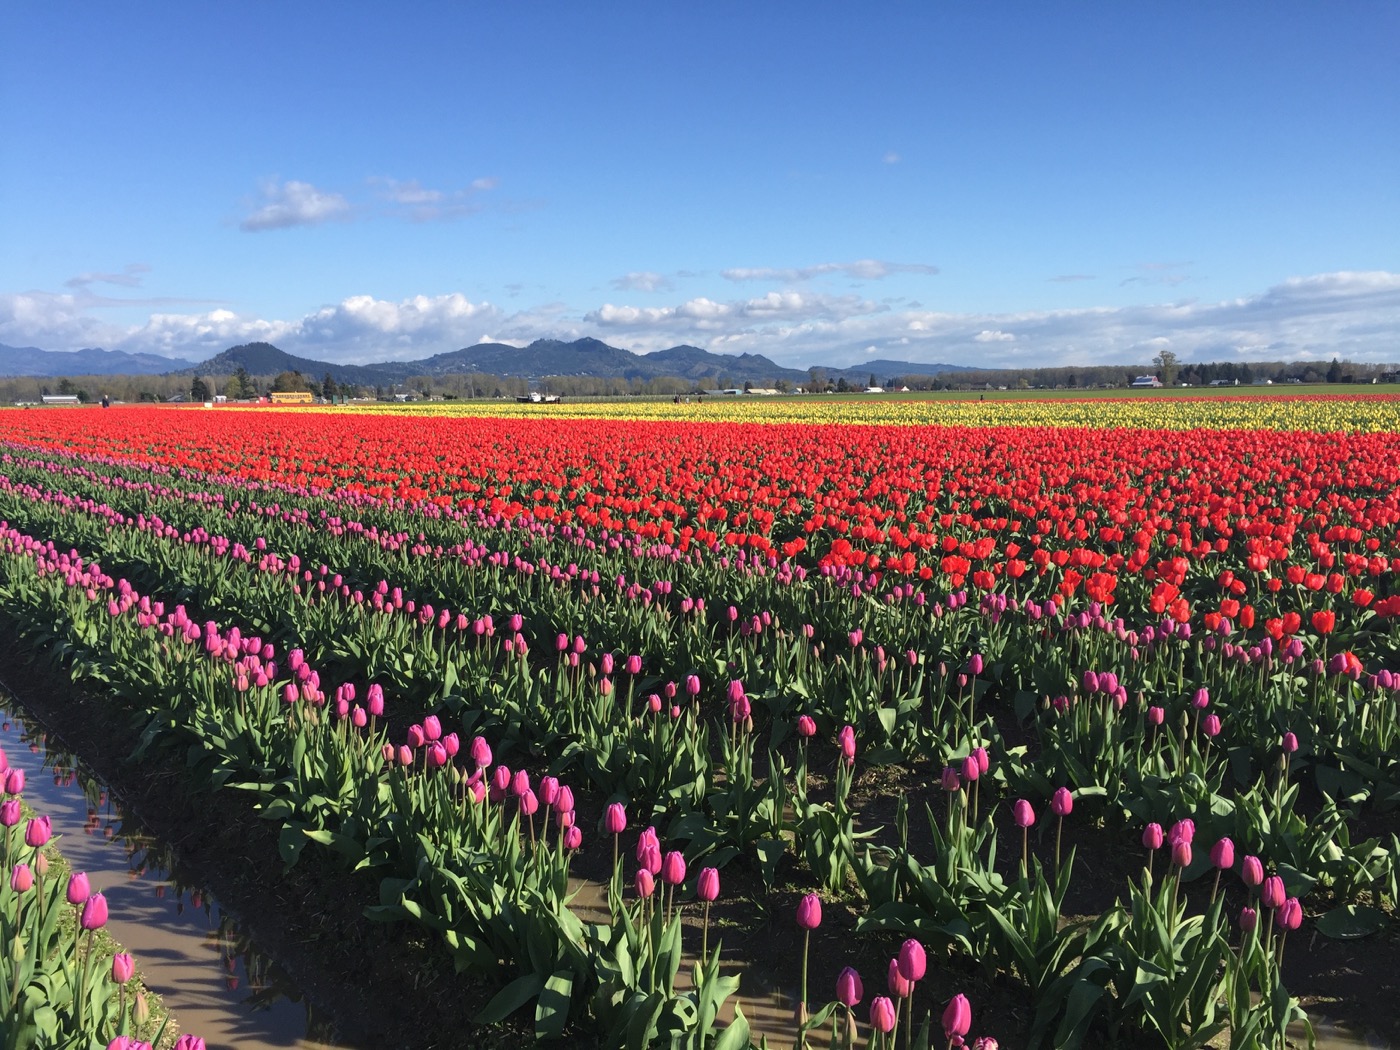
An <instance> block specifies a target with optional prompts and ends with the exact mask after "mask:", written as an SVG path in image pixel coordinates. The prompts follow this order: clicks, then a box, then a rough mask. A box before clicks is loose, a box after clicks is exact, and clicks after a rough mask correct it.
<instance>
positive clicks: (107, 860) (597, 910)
mask: <svg viewBox="0 0 1400 1050" xmlns="http://www.w3.org/2000/svg"><path fill="white" fill-rule="evenodd" d="M0 747H3V748H4V751H5V754H6V756H7V758H8V760H9V763H10V765H11V766H15V767H18V768H21V769H23V770H24V772H25V777H26V789H25V798H26V801H28V802H29V804H30V805H31V806H33V807H34V808H35V810H36V811H38V812H40V813H47V814H48V815H49V816H50V818H51V819H52V821H53V826H54V832H55V837H56V845H57V847H58V849H59V850H60V851H61V852H62V853H63V855H64V857H65V858H66V859H67V861H68V862H69V864H70V865H71V866H72V868H73V870H75V871H86V872H87V873H88V876H89V878H90V879H91V880H92V885H93V888H94V889H98V890H101V891H102V892H103V894H104V895H105V896H106V898H107V902H108V906H109V909H110V920H109V924H108V925H109V930H110V932H111V935H112V937H113V938H114V939H115V940H117V941H118V942H119V943H121V944H122V945H123V946H124V948H125V949H126V950H127V951H129V952H131V953H132V954H133V955H134V956H135V958H136V961H137V966H138V967H139V969H140V971H141V973H142V975H143V977H144V980H145V983H146V985H147V987H148V988H150V989H151V990H152V991H153V992H155V993H157V994H158V995H160V996H161V998H162V999H163V1000H164V1002H165V1005H166V1007H167V1009H168V1010H169V1011H170V1012H171V1014H173V1015H174V1016H175V1017H176V1018H177V1019H178V1021H179V1024H180V1028H181V1030H183V1031H187V1032H192V1033H194V1034H196V1035H199V1036H201V1037H202V1038H204V1039H205V1041H206V1043H207V1045H208V1046H209V1047H210V1050H232V1048H240V1050H266V1048H273V1047H277V1048H286V1047H294V1048H306V1050H336V1048H337V1047H340V1046H342V1045H343V1044H342V1043H340V1042H338V1041H337V1037H336V1035H335V1033H334V1030H333V1027H332V1026H331V1024H330V1023H329V1021H328V1019H325V1018H321V1017H318V1016H316V1015H315V1014H314V1013H313V1011H312V1009H311V1006H310V1003H309V1002H308V1001H306V1000H305V999H304V998H303V996H302V995H301V994H300V992H299V991H298V990H297V988H296V987H295V986H294V985H293V983H292V982H291V981H290V979H289V978H288V977H287V975H286V974H285V973H283V972H282V971H281V970H280V969H279V968H278V967H277V966H276V965H275V964H274V963H272V962H271V961H269V960H268V959H267V957H266V956H264V955H262V954H261V953H259V951H258V950H257V947H256V945H254V944H253V943H252V942H251V941H250V940H249V938H248V937H247V936H246V935H245V934H243V933H242V932H241V931H240V928H239V924H238V922H237V920H236V919H235V918H234V917H233V916H231V915H229V914H228V913H226V912H225V911H224V909H223V908H221V907H220V905H219V903H218V901H216V900H215V899H214V898H213V897H212V895H211V894H209V893H207V892H205V891H203V890H201V889H200V888H199V887H197V886H191V885H189V884H186V883H183V882H182V880H181V879H180V874H179V872H178V870H175V865H174V862H173V860H172V853H171V850H170V848H169V845H168V844H163V843H160V842H158V841H155V840H154V839H153V838H151V837H150V836H149V835H148V834H147V833H146V832H145V831H144V829H142V828H141V827H140V826H139V824H138V823H137V822H136V821H135V820H134V819H132V818H130V817H128V816H126V815H124V814H123V813H122V812H121V811H120V809H119V808H118V807H117V806H116V805H115V804H114V803H113V802H112V800H111V798H110V796H109V794H108V793H107V791H106V789H105V787H104V786H103V785H102V784H101V783H99V782H98V781H96V780H95V779H93V778H92V777H90V776H87V775H86V774H85V773H84V772H83V771H82V770H81V769H80V768H79V767H78V766H77V765H76V763H75V760H74V759H73V757H72V756H70V755H67V754H64V753H62V752H58V751H55V752H50V751H49V749H48V741H47V740H46V737H45V735H44V733H43V731H42V730H41V729H40V728H39V727H37V726H35V725H33V724H32V723H29V722H27V721H26V720H25V719H24V717H23V715H22V714H17V713H16V710H15V707H14V705H13V702H12V700H11V698H10V697H9V696H8V694H6V693H5V692H4V690H3V687H0ZM574 889H575V890H576V891H577V895H576V897H575V899H574V908H575V910H576V911H577V912H579V913H580V917H581V918H583V919H585V920H587V921H606V908H607V905H606V895H605V891H604V888H603V887H602V886H600V885H595V884H591V883H584V882H581V881H579V882H575V883H574ZM726 956H727V958H726V965H727V967H738V968H740V969H741V970H742V976H743V983H742V985H741V989H740V994H739V996H738V1004H739V1005H741V1006H742V1008H743V1010H744V1013H745V1015H746V1016H747V1017H748V1019H749V1021H750V1023H751V1025H752V1027H753V1031H754V1036H755V1038H756V1039H757V1038H760V1037H766V1039H767V1041H768V1045H769V1046H770V1047H773V1048H774V1050H780V1048H786V1047H790V1046H791V1045H792V1032H793V1018H794V1013H795V1008H796V1002H795V989H793V988H784V987H781V986H779V985H778V984H776V983H774V982H773V981H772V980H771V979H769V975H767V974H765V973H763V972H762V971H761V969H759V968H751V967H748V966H745V965H744V959H743V957H742V952H741V951H739V950H736V952H735V954H734V955H733V957H729V956H730V953H729V952H726ZM731 972H732V971H731ZM687 978H688V968H686V967H683V968H682V974H681V979H680V981H679V984H681V985H685V984H686V983H687ZM882 993H883V989H879V988H877V989H874V990H870V989H868V994H869V995H876V994H882ZM734 1005H735V1001H733V1000H731V1002H730V1003H729V1004H728V1008H727V1009H726V1010H725V1018H724V1019H728V1018H729V1017H732V1016H733V1007H734ZM857 1016H858V1018H859V1019H860V1020H861V1021H864V1019H865V1014H864V1010H863V1008H858V1009H857ZM1313 1022H1314V1025H1315V1027H1316V1032H1317V1047H1318V1048H1319V1050H1359V1048H1386V1047H1390V1046H1391V1045H1392V1044H1390V1043H1388V1042H1386V1041H1385V1040H1384V1039H1382V1038H1380V1037H1379V1036H1377V1035H1376V1034H1375V1033H1373V1032H1366V1031H1359V1030H1356V1029H1355V1028H1351V1027H1348V1026H1346V1025H1343V1024H1335V1023H1333V1022H1331V1021H1330V1020H1329V1019H1328V1018H1327V1017H1326V1016H1325V1010H1317V1011H1315V1012H1314V1014H1313ZM861 1028H862V1033H864V1032H865V1031H866V1029H865V1026H864V1025H863V1024H862V1026H861ZM828 1031H829V1029H828ZM1290 1034H1291V1035H1292V1036H1293V1038H1291V1039H1290V1045H1292V1046H1302V1045H1305V1041H1304V1040H1303V1038H1302V1037H1301V1032H1297V1033H1290ZM824 1035H825V1033H821V1034H819V1036H818V1037H817V1042H818V1043H820V1042H822V1041H823V1039H822V1036H824Z"/></svg>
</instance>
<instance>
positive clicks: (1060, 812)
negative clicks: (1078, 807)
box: [954, 788, 1074, 1003]
mask: <svg viewBox="0 0 1400 1050" xmlns="http://www.w3.org/2000/svg"><path fill="white" fill-rule="evenodd" d="M1050 809H1051V810H1052V811H1053V812H1054V814H1055V815H1056V816H1057V817H1067V816H1069V815H1070V813H1071V812H1073V810H1074V796H1073V795H1071V794H1070V793H1069V789H1068V788H1056V789H1055V793H1054V794H1053V795H1051V796H1050ZM954 998H955V1000H956V999H960V998H962V997H961V996H955V997H954ZM963 1001H964V1003H965V1002H966V1001H967V1000H965V999H964V1000H963Z"/></svg>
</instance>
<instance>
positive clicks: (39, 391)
mask: <svg viewBox="0 0 1400 1050" xmlns="http://www.w3.org/2000/svg"><path fill="white" fill-rule="evenodd" d="M831 372H836V373H837V376H836V378H835V379H832V378H830V377H829V372H828V370H827V369H824V368H812V369H809V370H808V380H807V382H806V383H804V384H802V386H801V388H802V389H804V390H806V391H809V392H811V391H816V392H821V391H830V392H843V391H847V390H863V389H865V386H866V385H867V384H866V382H865V381H864V380H855V381H852V380H850V379H848V378H847V377H846V376H845V375H842V374H840V373H839V371H838V370H835V369H833V370H831ZM1142 375H1155V376H1157V378H1158V379H1159V380H1161V382H1162V385H1163V386H1177V385H1181V384H1185V385H1189V386H1193V387H1194V386H1209V385H1210V384H1211V383H1212V382H1216V381H1218V382H1220V383H1227V384H1235V383H1239V384H1240V385H1248V384H1252V383H1256V382H1264V381H1269V382H1272V383H1279V384H1284V383H1290V382H1298V383H1371V382H1372V381H1373V380H1377V381H1380V382H1397V381H1400V370H1398V369H1397V367H1396V366H1395V365H1387V364H1366V363H1361V362H1355V361H1343V360H1340V359H1338V358H1334V359H1333V360H1332V361H1330V362H1326V361H1255V362H1234V361H1220V362H1205V363H1196V362H1192V363H1183V362H1181V361H1178V360H1177V358H1176V355H1175V354H1173V353H1171V352H1170V351H1164V352H1162V353H1160V354H1158V355H1157V357H1156V358H1154V359H1153V361H1152V362H1151V363H1150V364H1147V365H1131V366H1129V365H1064V366H1058V367H1054V368H1007V369H978V370H976V371H970V372H941V373H937V374H934V375H917V374H910V375H895V376H878V375H874V374H872V375H871V376H870V377H869V380H868V385H869V386H872V387H876V386H883V387H884V388H885V389H887V390H891V389H892V390H898V389H900V388H901V387H908V388H909V389H910V390H976V389H986V388H993V389H996V388H1000V387H1005V388H1006V389H1008V390H1028V389H1044V390H1087V389H1095V388H1113V387H1126V386H1128V385H1130V384H1131V383H1132V381H1133V380H1134V379H1135V378H1137V377H1138V376H1142ZM762 385H763V386H765V387H768V388H771V389H775V390H778V391H779V392H781V393H787V392H789V391H790V390H792V389H795V387H794V385H793V384H792V383H790V382H788V381H787V380H784V379H776V378H775V379H772V380H769V381H768V382H766V383H764V384H762ZM756 386H759V384H757V383H754V382H752V381H749V382H744V381H740V380H737V379H735V378H734V377H732V376H723V375H721V376H718V377H709V378H705V379H699V380H695V379H682V378H679V377H661V378H656V379H624V378H621V377H604V376H546V377H544V378H542V379H536V380H529V379H526V378H524V377H521V376H497V375H490V374H487V373H484V372H471V373H459V374H454V375H447V376H426V375H425V376H411V377H409V378H407V379H405V380H404V381H403V382H401V383H391V384H381V385H377V386H369V385H365V384H356V383H343V382H337V381H336V380H335V379H334V377H332V376H331V374H330V373H329V372H328V373H326V375H324V376H323V377H322V378H321V379H320V380H317V379H316V378H315V377H313V376H304V375H302V374H301V373H300V372H295V371H292V372H281V373H278V374H277V375H275V376H252V375H249V374H248V371H247V370H246V369H244V368H239V369H238V370H237V371H236V372H234V373H232V374H228V375H196V376H194V377H191V376H189V375H176V374H167V375H153V376H144V375H143V376H127V375H118V376H65V377H62V378H56V379H55V378H36V377H29V376H20V377H0V402H10V403H14V402H21V403H30V402H38V401H39V400H40V399H41V398H42V397H43V396H45V395H48V394H61V395H76V396H77V398H78V399H79V400H80V401H83V402H95V401H98V400H100V399H101V398H103V397H107V398H109V399H110V400H112V401H121V402H143V401H144V402H160V401H210V400H213V399H214V398H215V397H224V398H227V399H228V400H230V401H248V400H256V399H258V398H260V397H264V396H266V395H267V394H269V393H273V392H276V391H299V390H304V391H308V392H309V393H310V394H311V395H312V396H313V397H315V398H318V399H324V400H328V401H329V400H334V399H340V398H346V399H352V398H370V399H375V398H382V399H394V398H399V397H404V396H407V397H411V398H422V399H427V398H447V399H457V398H463V399H465V398H498V397H518V396H521V395H524V394H527V393H529V392H530V391H531V390H532V389H535V390H540V391H542V392H544V393H550V394H560V395H563V396H566V397H625V396H631V395H645V396H653V397H672V396H690V395H694V394H699V393H700V392H701V391H703V390H710V389H716V388H718V389H740V388H742V389H746V390H747V389H752V388H754V387H756Z"/></svg>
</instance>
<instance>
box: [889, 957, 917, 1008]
mask: <svg viewBox="0 0 1400 1050" xmlns="http://www.w3.org/2000/svg"><path fill="white" fill-rule="evenodd" d="M889 986H890V994H891V995H892V996H894V997H895V998H896V999H908V998H909V996H911V995H913V994H914V982H913V981H911V980H909V979H908V978H907V977H905V976H904V975H903V974H902V973H900V972H899V960H898V959H891V960H890V970H889Z"/></svg>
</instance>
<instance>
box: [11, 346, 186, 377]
mask: <svg viewBox="0 0 1400 1050" xmlns="http://www.w3.org/2000/svg"><path fill="white" fill-rule="evenodd" d="M193 364H194V362H192V361H186V360H184V359H183V358H181V359H176V358H170V357H161V356H160V355H159V354H128V353H126V352H125V351H123V350H101V349H87V350H71V351H60V350H40V349H39V348H38V347H34V346H6V345H5V344H4V343H0V376H32V377H44V378H47V377H50V376H52V377H55V378H57V377H58V376H119V375H124V376H152V375H161V374H162V373H165V372H175V371H178V370H179V369H181V368H189V367H191V366H192V365H193Z"/></svg>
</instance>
